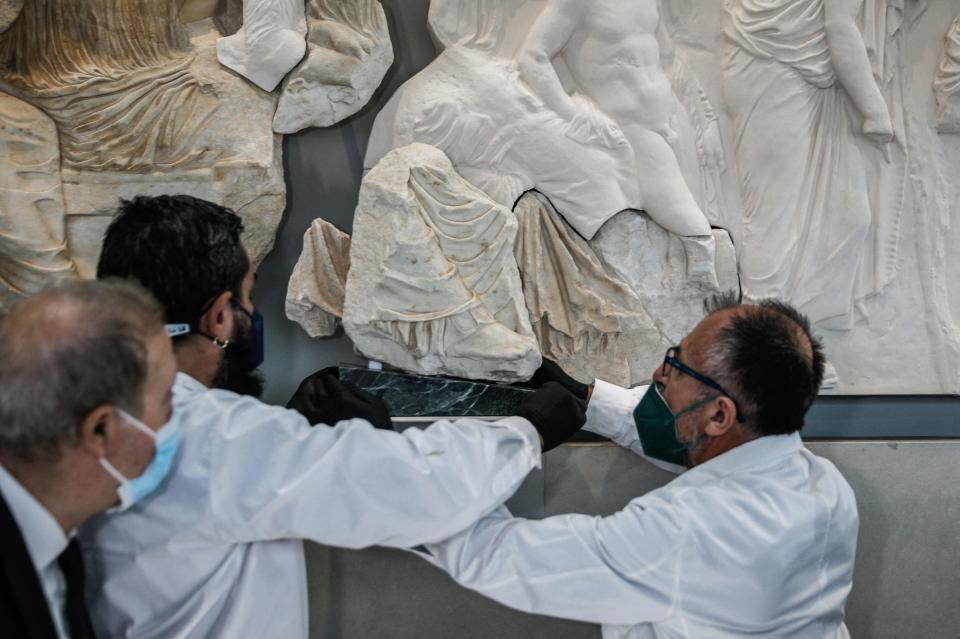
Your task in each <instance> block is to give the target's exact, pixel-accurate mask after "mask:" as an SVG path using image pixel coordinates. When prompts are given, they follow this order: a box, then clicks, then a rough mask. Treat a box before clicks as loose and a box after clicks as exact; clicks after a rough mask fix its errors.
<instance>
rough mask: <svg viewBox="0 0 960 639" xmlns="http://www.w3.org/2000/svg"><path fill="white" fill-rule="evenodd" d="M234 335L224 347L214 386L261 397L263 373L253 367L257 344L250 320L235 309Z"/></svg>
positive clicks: (240, 393)
mask: <svg viewBox="0 0 960 639" xmlns="http://www.w3.org/2000/svg"><path fill="white" fill-rule="evenodd" d="M233 317H234V331H233V332H234V336H233V339H231V340H230V344H229V345H228V346H227V347H226V348H225V349H223V358H222V359H221V360H220V367H219V368H218V369H217V375H216V377H215V378H214V380H213V386H214V388H222V389H223V390H228V391H233V392H234V393H237V394H238V395H249V396H251V397H260V395H261V394H262V393H263V384H264V382H263V373H261V372H260V371H259V370H257V369H256V368H251V366H250V362H251V361H253V356H254V350H255V346H254V343H253V339H252V338H251V334H250V333H251V329H250V320H248V319H247V318H246V317H244V316H242V315H241V314H240V313H237V312H236V311H234V314H233Z"/></svg>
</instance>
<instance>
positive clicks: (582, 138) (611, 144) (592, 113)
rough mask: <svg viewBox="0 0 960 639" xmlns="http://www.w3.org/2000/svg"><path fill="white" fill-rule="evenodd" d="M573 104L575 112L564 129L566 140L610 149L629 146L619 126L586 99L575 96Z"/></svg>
mask: <svg viewBox="0 0 960 639" xmlns="http://www.w3.org/2000/svg"><path fill="white" fill-rule="evenodd" d="M574 103H575V104H576V111H575V112H574V114H573V117H572V118H571V119H570V122H569V124H567V128H566V135H567V137H568V138H570V139H572V140H576V141H577V142H580V143H581V144H594V143H599V144H600V145H602V146H605V147H607V148H610V149H614V148H616V147H618V146H627V145H628V144H629V143H628V142H627V138H626V136H625V135H624V134H623V131H622V130H621V129H620V126H619V125H617V123H616V122H614V121H613V119H611V118H610V117H609V116H608V115H607V114H606V113H603V112H602V111H600V110H599V109H598V108H597V107H595V106H594V105H593V104H592V103H590V102H589V101H588V100H587V99H586V98H582V97H579V96H577V97H576V98H574Z"/></svg>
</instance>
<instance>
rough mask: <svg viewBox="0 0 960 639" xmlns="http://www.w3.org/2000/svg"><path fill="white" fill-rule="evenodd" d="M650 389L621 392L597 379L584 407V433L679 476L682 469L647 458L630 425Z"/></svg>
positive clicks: (617, 387)
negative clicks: (636, 409)
mask: <svg viewBox="0 0 960 639" xmlns="http://www.w3.org/2000/svg"><path fill="white" fill-rule="evenodd" d="M648 388H649V386H635V387H633V388H623V387H622V386H617V385H616V384H611V383H609V382H605V381H603V380H602V379H598V380H596V381H595V382H594V385H593V393H591V394H590V402H589V403H588V404H587V422H586V423H585V424H584V425H583V429H584V430H588V431H590V432H591V433H596V434H597V435H602V436H604V437H606V438H607V439H610V440H611V441H613V442H614V443H616V444H619V445H620V446H623V447H624V448H626V449H628V450H631V451H633V452H635V453H636V454H638V455H640V456H641V457H643V458H644V459H646V460H647V461H648V462H650V463H651V464H653V465H654V466H657V467H659V468H662V469H663V470H666V471H668V472H671V473H678V474H679V473H682V472H683V471H684V470H685V469H684V468H683V467H682V466H677V465H675V464H670V463H667V462H664V461H660V460H659V459H653V458H651V457H647V455H646V454H645V453H644V452H643V445H642V444H641V443H640V436H639V435H638V434H637V426H636V424H635V423H634V421H633V409H635V408H636V407H637V404H639V403H640V400H641V399H642V398H643V394H644V393H646V392H647V389H648Z"/></svg>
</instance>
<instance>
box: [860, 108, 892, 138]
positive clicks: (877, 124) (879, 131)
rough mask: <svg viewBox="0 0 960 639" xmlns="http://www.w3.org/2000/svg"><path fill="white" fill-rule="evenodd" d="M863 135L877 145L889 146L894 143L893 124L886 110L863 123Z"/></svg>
mask: <svg viewBox="0 0 960 639" xmlns="http://www.w3.org/2000/svg"><path fill="white" fill-rule="evenodd" d="M863 134H864V135H865V136H866V137H867V138H868V139H869V140H870V141H871V142H874V143H875V144H889V143H890V142H893V123H892V122H891V121H890V114H889V113H888V112H887V110H886V109H884V110H883V113H881V114H879V115H877V116H874V117H869V118H866V119H865V120H864V121H863Z"/></svg>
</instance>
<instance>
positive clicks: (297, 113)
mask: <svg viewBox="0 0 960 639" xmlns="http://www.w3.org/2000/svg"><path fill="white" fill-rule="evenodd" d="M307 25H308V27H309V33H308V35H307V44H308V52H307V55H306V57H305V58H304V59H303V61H302V62H301V63H300V64H299V65H297V67H296V68H294V69H293V71H291V72H290V74H289V75H288V76H287V78H286V79H285V80H284V82H283V89H282V91H281V94H280V101H279V103H278V104H277V114H276V117H275V118H274V121H273V129H274V131H276V132H277V133H296V132H297V131H299V130H301V129H304V128H306V127H308V126H316V127H324V126H331V125H333V124H336V123H337V122H339V121H341V120H343V119H344V118H347V117H349V116H351V115H353V114H354V113H356V112H357V111H359V110H360V109H361V108H363V106H364V105H366V104H367V102H368V101H369V100H370V97H371V96H372V95H373V93H374V91H376V89H377V87H379V86H380V82H381V81H382V80H383V75H384V74H385V73H386V71H387V69H389V68H390V65H391V64H393V44H392V43H391V41H390V30H389V29H388V28H387V19H386V16H385V15H384V12H383V7H381V6H380V3H379V2H378V1H377V0H310V2H308V4H307Z"/></svg>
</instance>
